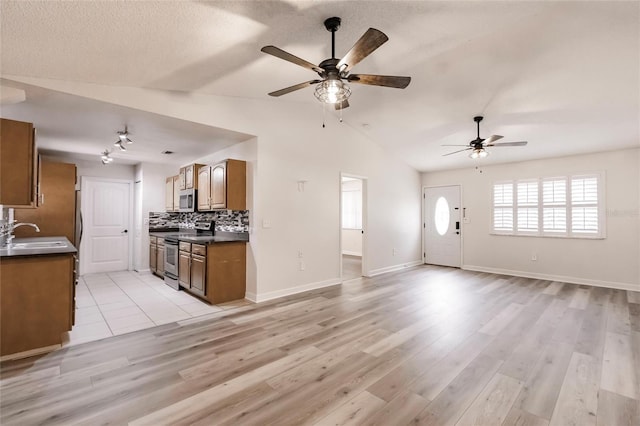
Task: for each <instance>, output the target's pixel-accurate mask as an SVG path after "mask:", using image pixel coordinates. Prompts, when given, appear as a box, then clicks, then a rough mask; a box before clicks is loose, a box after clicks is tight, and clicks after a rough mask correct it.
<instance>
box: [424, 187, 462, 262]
mask: <svg viewBox="0 0 640 426" xmlns="http://www.w3.org/2000/svg"><path fill="white" fill-rule="evenodd" d="M461 232H462V225H461V222H460V187H459V186H440V187H435V188H425V191H424V251H425V259H424V262H425V263H429V264H432V265H443V266H454V267H460V264H461V262H460V257H461V251H460V235H461Z"/></svg>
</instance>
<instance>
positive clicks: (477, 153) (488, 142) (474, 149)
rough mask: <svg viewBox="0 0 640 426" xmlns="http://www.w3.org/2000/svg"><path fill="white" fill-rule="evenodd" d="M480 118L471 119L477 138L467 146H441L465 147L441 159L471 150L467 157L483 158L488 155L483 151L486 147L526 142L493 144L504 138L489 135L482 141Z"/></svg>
mask: <svg viewBox="0 0 640 426" xmlns="http://www.w3.org/2000/svg"><path fill="white" fill-rule="evenodd" d="M482 119H483V117H482V116H477V117H473V121H475V122H476V123H477V125H478V136H477V137H476V138H475V139H474V140H472V141H471V142H469V144H468V145H441V146H465V147H466V148H465V149H460V150H458V151H453V152H450V153H448V154H443V157H445V156H447V155H451V154H457V153H458V152H463V151H469V150H471V154H469V157H471V158H484V157H486V156H487V155H489V153H488V152H487V151H486V150H485V148H486V147H494V146H495V147H499V146H525V145H526V144H527V142H524V141H523V142H501V143H495V141H497V140H498V139H502V138H503V137H504V136H500V135H491V136H489V137H488V138H487V139H482V138H481V137H480V122H481V121H482Z"/></svg>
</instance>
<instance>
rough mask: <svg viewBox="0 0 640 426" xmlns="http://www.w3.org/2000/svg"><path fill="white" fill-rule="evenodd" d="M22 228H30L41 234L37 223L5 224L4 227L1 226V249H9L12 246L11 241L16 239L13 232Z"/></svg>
mask: <svg viewBox="0 0 640 426" xmlns="http://www.w3.org/2000/svg"><path fill="white" fill-rule="evenodd" d="M20 226H30V227H32V228H33V229H35V230H36V232H40V228H38V225H36V224H35V223H24V222H20V223H11V222H8V223H3V224H2V226H0V247H7V246H9V245H10V244H11V240H13V238H14V235H13V231H14V229H16V228H18V227H20Z"/></svg>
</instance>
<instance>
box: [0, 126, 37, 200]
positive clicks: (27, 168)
mask: <svg viewBox="0 0 640 426" xmlns="http://www.w3.org/2000/svg"><path fill="white" fill-rule="evenodd" d="M34 134H35V130H34V128H33V124H32V123H26V122H22V121H14V120H7V119H4V118H3V119H1V121H0V204H3V205H4V206H5V207H36V197H37V194H36V192H37V174H38V171H37V168H38V164H37V158H36V157H37V152H36V147H35V136H34Z"/></svg>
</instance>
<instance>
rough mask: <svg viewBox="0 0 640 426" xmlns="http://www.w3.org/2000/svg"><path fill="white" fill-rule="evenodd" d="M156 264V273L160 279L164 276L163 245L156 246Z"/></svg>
mask: <svg viewBox="0 0 640 426" xmlns="http://www.w3.org/2000/svg"><path fill="white" fill-rule="evenodd" d="M156 262H157V265H156V271H157V272H158V275H160V276H161V277H162V276H164V246H163V245H158V257H157V261H156Z"/></svg>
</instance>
